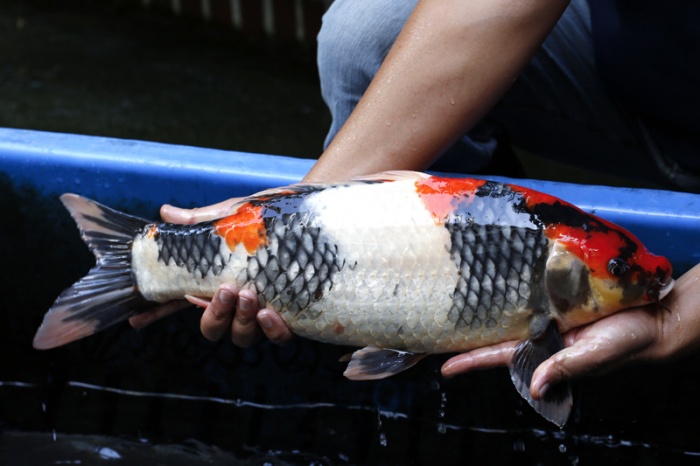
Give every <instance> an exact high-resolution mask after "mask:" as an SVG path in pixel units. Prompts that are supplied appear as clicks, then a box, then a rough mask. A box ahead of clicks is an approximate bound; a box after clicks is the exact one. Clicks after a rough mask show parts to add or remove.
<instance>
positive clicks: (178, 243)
mask: <svg viewBox="0 0 700 466" xmlns="http://www.w3.org/2000/svg"><path fill="white" fill-rule="evenodd" d="M155 240H156V243H157V244H158V260H159V261H161V262H163V263H165V264H166V265H170V264H175V265H177V266H178V267H185V268H186V269H187V271H188V272H189V273H195V272H199V273H200V274H201V276H202V277H206V276H207V275H208V274H209V273H212V274H213V275H219V274H220V273H221V271H222V270H223V268H224V258H223V257H222V256H221V253H220V249H219V248H220V247H221V237H220V236H219V235H218V234H216V232H215V231H214V226H213V222H204V223H199V224H197V225H174V224H172V223H161V224H159V225H158V226H157V229H156V234H155Z"/></svg>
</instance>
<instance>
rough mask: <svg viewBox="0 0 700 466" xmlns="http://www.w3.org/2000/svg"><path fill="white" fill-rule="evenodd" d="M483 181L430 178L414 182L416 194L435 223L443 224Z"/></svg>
mask: <svg viewBox="0 0 700 466" xmlns="http://www.w3.org/2000/svg"><path fill="white" fill-rule="evenodd" d="M484 183H486V181H485V180H475V179H471V178H439V177H436V176H431V177H430V178H424V179H421V180H418V181H416V193H418V196H419V197H420V198H421V200H422V201H423V204H425V207H426V209H428V211H429V212H430V213H431V214H432V216H433V218H434V219H435V223H438V224H441V223H444V221H445V219H446V218H447V217H448V216H449V215H450V214H451V213H453V212H454V211H455V209H456V208H457V206H458V205H459V203H460V202H461V201H462V200H464V199H465V198H468V197H470V196H473V195H474V193H475V192H476V190H477V189H479V188H480V187H481V186H483V185H484Z"/></svg>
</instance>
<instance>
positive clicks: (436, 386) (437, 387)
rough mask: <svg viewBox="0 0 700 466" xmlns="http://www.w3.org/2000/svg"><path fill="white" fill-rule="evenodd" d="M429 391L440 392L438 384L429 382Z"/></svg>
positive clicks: (435, 381) (434, 381)
mask: <svg viewBox="0 0 700 466" xmlns="http://www.w3.org/2000/svg"><path fill="white" fill-rule="evenodd" d="M430 389H431V390H435V391H438V390H440V382H438V381H437V380H433V381H431V382H430Z"/></svg>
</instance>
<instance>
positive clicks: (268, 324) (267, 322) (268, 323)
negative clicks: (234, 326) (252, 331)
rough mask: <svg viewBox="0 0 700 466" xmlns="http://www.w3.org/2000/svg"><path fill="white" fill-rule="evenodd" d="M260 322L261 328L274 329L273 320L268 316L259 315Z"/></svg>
mask: <svg viewBox="0 0 700 466" xmlns="http://www.w3.org/2000/svg"><path fill="white" fill-rule="evenodd" d="M258 322H260V326H261V327H263V328H266V329H270V328H272V319H271V318H270V316H269V315H267V314H258Z"/></svg>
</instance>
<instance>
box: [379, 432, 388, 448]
mask: <svg viewBox="0 0 700 466" xmlns="http://www.w3.org/2000/svg"><path fill="white" fill-rule="evenodd" d="M386 444H387V442H386V434H385V433H384V432H379V445H381V446H383V447H385V446H386Z"/></svg>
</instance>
